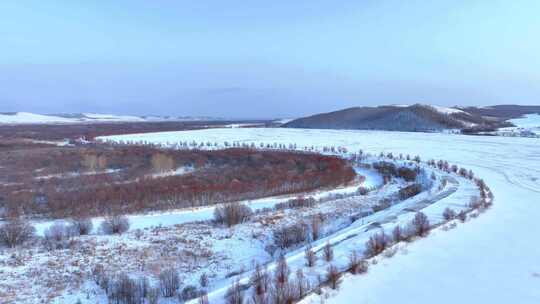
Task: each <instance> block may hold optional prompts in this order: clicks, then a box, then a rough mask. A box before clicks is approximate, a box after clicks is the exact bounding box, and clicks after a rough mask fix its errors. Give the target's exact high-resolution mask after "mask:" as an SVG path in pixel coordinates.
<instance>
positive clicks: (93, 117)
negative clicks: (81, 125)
mask: <svg viewBox="0 0 540 304" xmlns="http://www.w3.org/2000/svg"><path fill="white" fill-rule="evenodd" d="M83 115H84V118H83V120H102V121H145V119H143V118H141V117H138V116H128V115H113V114H97V113H83Z"/></svg>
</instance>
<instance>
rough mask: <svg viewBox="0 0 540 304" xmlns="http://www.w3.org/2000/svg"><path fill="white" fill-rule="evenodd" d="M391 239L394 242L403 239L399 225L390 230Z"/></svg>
mask: <svg viewBox="0 0 540 304" xmlns="http://www.w3.org/2000/svg"><path fill="white" fill-rule="evenodd" d="M392 239H393V240H394V242H396V243H397V242H401V241H402V240H404V239H405V236H404V235H403V231H402V230H401V227H400V226H399V225H397V226H396V227H394V229H393V230H392Z"/></svg>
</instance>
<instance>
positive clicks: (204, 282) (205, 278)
mask: <svg viewBox="0 0 540 304" xmlns="http://www.w3.org/2000/svg"><path fill="white" fill-rule="evenodd" d="M199 284H201V287H208V275H207V274H206V272H205V273H203V274H201V276H200V277H199Z"/></svg>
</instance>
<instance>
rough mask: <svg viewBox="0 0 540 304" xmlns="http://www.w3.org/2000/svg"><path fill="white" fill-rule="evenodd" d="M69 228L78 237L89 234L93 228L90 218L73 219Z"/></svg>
mask: <svg viewBox="0 0 540 304" xmlns="http://www.w3.org/2000/svg"><path fill="white" fill-rule="evenodd" d="M71 226H72V227H73V230H74V231H76V233H77V234H79V235H87V234H90V233H91V232H92V229H93V228H94V225H93V224H92V220H91V219H90V218H74V219H72V220H71Z"/></svg>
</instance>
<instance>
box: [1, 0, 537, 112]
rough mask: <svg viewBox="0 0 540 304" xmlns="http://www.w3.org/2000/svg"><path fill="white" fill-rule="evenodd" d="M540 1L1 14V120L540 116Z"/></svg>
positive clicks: (44, 4)
mask: <svg viewBox="0 0 540 304" xmlns="http://www.w3.org/2000/svg"><path fill="white" fill-rule="evenodd" d="M538 12H540V1H536V0H507V1H497V0H490V1H488V0H485V1H480V0H477V1H474V0H467V1H465V0H448V1H447V0H439V1H414V0H408V1H403V0H395V1H384V0H379V1H375V0H374V1H371V0H366V1H361V0H357V1H350V2H346V1H314V0H313V1H304V0H300V1H281V0H275V1H266V2H262V1H238V0H231V1H204V0H199V1H158V0H153V1H149V0H148V1H135V0H131V1H128V0H125V1H122V0H116V1H106V0H103V1H99V0H96V1H76V0H65V1H52V0H49V1H24V0H19V1H11V0H3V1H1V2H0V84H1V85H0V112H2V111H33V112H42V113H57V112H81V111H86V112H89V111H92V112H111V113H126V114H167V115H168V114H176V115H211V116H232V117H280V116H299V115H304V114H311V113H316V112H320V111H331V110H336V109H340V108H344V107H349V106H360V105H375V104H391V103H400V104H402V103H416V102H424V103H434V104H441V105H487V104H500V103H518V104H540V102H539V100H538V96H540V39H539V38H538V37H540V18H538Z"/></svg>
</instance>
